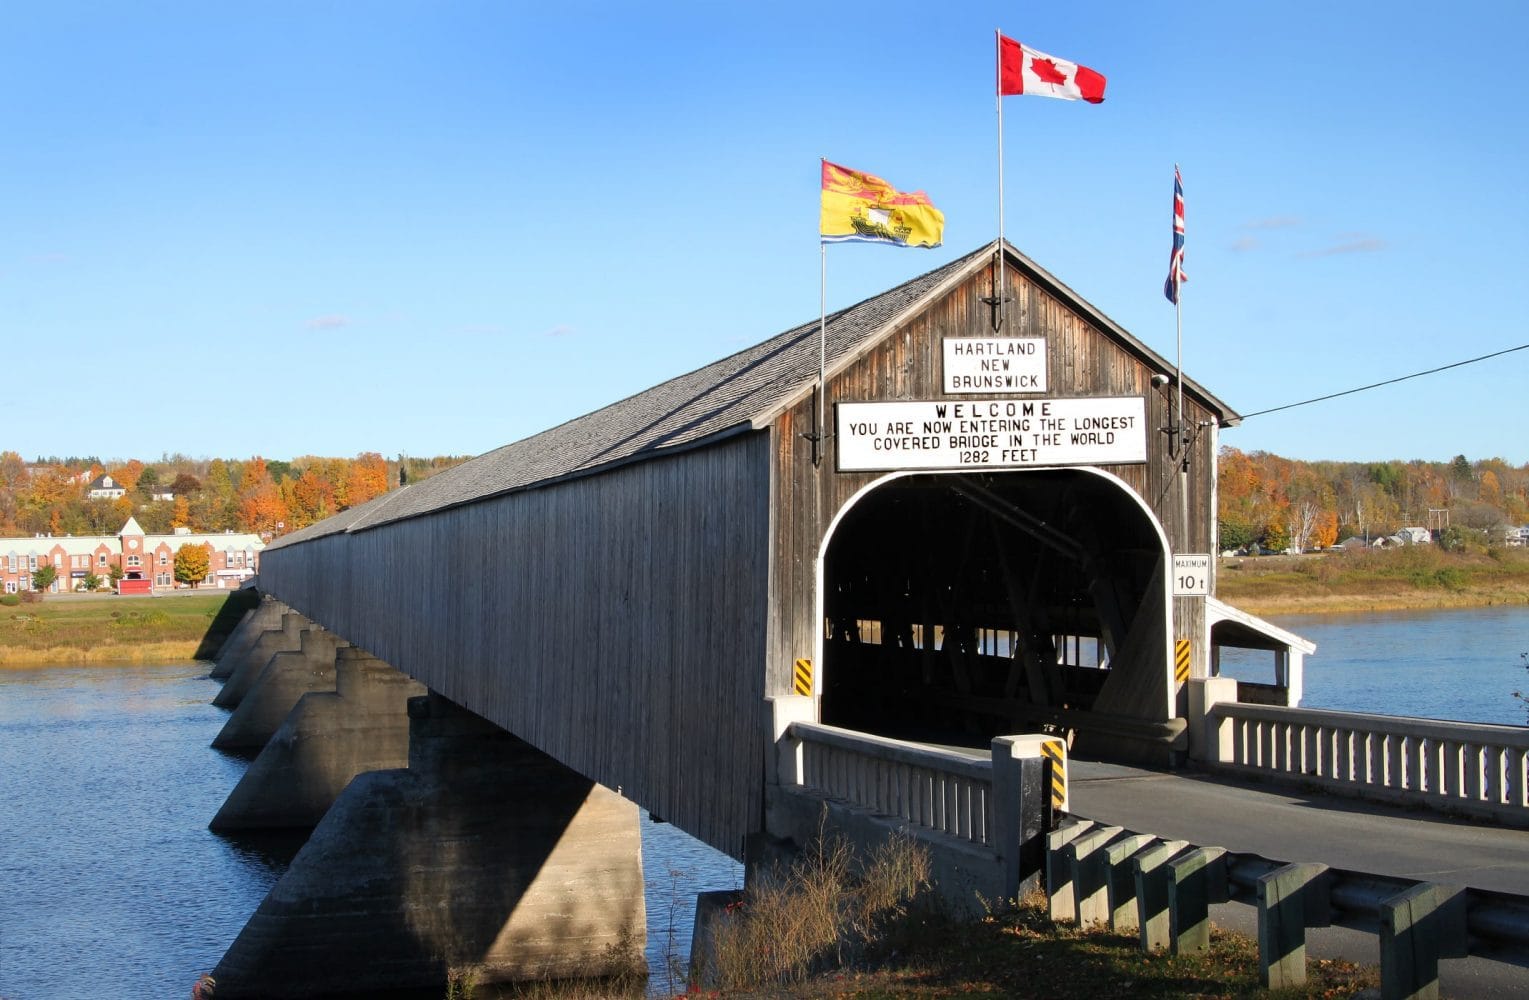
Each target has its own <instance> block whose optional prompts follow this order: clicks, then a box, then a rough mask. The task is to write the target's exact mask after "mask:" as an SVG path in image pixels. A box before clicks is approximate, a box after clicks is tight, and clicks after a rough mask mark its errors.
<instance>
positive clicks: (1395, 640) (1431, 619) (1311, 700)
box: [1221, 606, 1529, 726]
mask: <svg viewBox="0 0 1529 1000" xmlns="http://www.w3.org/2000/svg"><path fill="white" fill-rule="evenodd" d="M1268 620H1269V621H1271V622H1273V623H1274V624H1276V625H1278V626H1280V627H1281V628H1284V629H1288V630H1289V631H1291V632H1294V633H1295V634H1296V635H1299V636H1302V637H1304V638H1306V639H1310V640H1311V641H1312V642H1315V643H1316V644H1317V651H1316V654H1315V655H1314V656H1309V657H1307V658H1306V685H1305V696H1304V697H1303V698H1302V699H1301V706H1302V707H1303V708H1333V709H1339V710H1342V711H1345V712H1375V713H1379V714H1381V715H1410V716H1419V717H1422V718H1429V719H1448V720H1451V721H1453V722H1496V723H1502V724H1506V725H1514V726H1521V725H1523V724H1524V722H1525V719H1526V711H1525V709H1526V705H1525V703H1524V702H1522V701H1520V700H1518V699H1517V698H1515V697H1514V696H1513V692H1515V691H1523V692H1526V693H1529V670H1526V669H1525V660H1524V659H1523V658H1522V656H1521V654H1523V653H1529V608H1526V607H1523V606H1499V607H1492V608H1462V609H1455V610H1449V611H1384V612H1365V613H1363V614H1346V615H1289V616H1284V617H1279V616H1270V617H1269V619H1268ZM1221 664H1222V668H1221V669H1222V673H1223V674H1224V675H1226V676H1231V677H1237V678H1239V679H1241V680H1253V681H1263V682H1266V683H1267V682H1271V681H1273V679H1274V676H1273V660H1272V657H1271V656H1270V654H1267V653H1254V654H1242V653H1239V654H1238V655H1236V656H1232V655H1231V654H1230V653H1223V654H1222V661H1221Z"/></svg>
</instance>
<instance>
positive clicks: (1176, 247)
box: [1163, 164, 1189, 305]
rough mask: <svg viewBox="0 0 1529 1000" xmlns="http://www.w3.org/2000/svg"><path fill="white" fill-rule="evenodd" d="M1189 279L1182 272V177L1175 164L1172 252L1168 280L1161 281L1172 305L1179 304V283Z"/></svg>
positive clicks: (1169, 260) (1169, 259)
mask: <svg viewBox="0 0 1529 1000" xmlns="http://www.w3.org/2000/svg"><path fill="white" fill-rule="evenodd" d="M1188 280H1189V275H1187V274H1185V273H1184V179H1183V178H1182V177H1180V176H1179V168H1178V165H1177V164H1174V167H1173V253H1172V255H1171V256H1169V258H1168V280H1167V281H1165V282H1163V294H1164V295H1166V296H1167V297H1168V301H1169V302H1172V303H1173V304H1174V305H1178V304H1179V285H1181V284H1183V283H1184V282H1186V281H1188Z"/></svg>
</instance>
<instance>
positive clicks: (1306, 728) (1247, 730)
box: [1202, 701, 1529, 825]
mask: <svg viewBox="0 0 1529 1000" xmlns="http://www.w3.org/2000/svg"><path fill="white" fill-rule="evenodd" d="M1205 734H1206V737H1207V738H1206V746H1205V748H1204V750H1203V751H1202V753H1203V754H1204V755H1205V757H1206V763H1209V764H1214V765H1215V766H1217V767H1219V768H1223V769H1230V770H1235V771H1240V772H1244V773H1255V774H1259V775H1264V776H1267V777H1271V778H1276V779H1282V780H1287V781H1288V780H1295V781H1299V782H1301V783H1305V784H1312V785H1316V786H1319V787H1324V788H1329V789H1332V790H1335V791H1340V792H1351V793H1355V794H1360V795H1363V796H1364V797H1367V798H1376V799H1385V800H1390V801H1396V802H1403V803H1408V804H1416V805H1425V806H1430V807H1434V808H1442V809H1446V810H1452V811H1455V812H1459V813H1465V814H1471V815H1476V816H1487V817H1491V818H1494V819H1500V820H1505V821H1508V822H1512V823H1514V824H1515V825H1529V728H1524V727H1520V726H1496V725H1487V724H1485V723H1470V722H1443V721H1438V720H1433V719H1412V718H1405V717H1401V716H1391V715H1368V714H1361V713H1357V712H1332V711H1322V710H1317V709H1302V708H1283V707H1277V706H1271V705H1247V704H1242V703H1238V702H1231V701H1217V702H1215V703H1213V704H1211V705H1209V706H1207V714H1206V720H1205Z"/></svg>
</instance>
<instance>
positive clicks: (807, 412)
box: [769, 266, 1216, 694]
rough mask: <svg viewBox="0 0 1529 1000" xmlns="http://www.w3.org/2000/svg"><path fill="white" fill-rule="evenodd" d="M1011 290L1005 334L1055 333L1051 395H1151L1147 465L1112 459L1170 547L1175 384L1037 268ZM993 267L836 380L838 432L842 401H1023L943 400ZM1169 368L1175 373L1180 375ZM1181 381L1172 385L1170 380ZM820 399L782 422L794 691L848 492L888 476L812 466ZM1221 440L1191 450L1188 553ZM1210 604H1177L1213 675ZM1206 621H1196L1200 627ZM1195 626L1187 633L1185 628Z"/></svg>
mask: <svg viewBox="0 0 1529 1000" xmlns="http://www.w3.org/2000/svg"><path fill="white" fill-rule="evenodd" d="M1005 279H1006V281H1005V285H1006V287H1007V294H1008V295H1009V296H1010V297H1011V301H1010V302H1009V303H1008V313H1007V317H1006V322H1005V329H1004V331H1003V335H1004V336H1014V337H1044V338H1045V339H1046V365H1047V390H1046V392H1045V393H1043V394H1040V395H1041V396H1045V397H1064V396H1142V397H1144V398H1145V399H1146V401H1147V406H1146V411H1147V418H1146V419H1147V424H1148V427H1147V454H1148V461H1147V462H1146V463H1145V464H1143V465H1115V466H1103V467H1101V468H1103V469H1104V471H1107V472H1110V473H1112V474H1113V475H1115V476H1117V477H1118V478H1120V479H1121V480H1122V481H1123V482H1125V483H1126V485H1127V486H1128V487H1129V488H1130V489H1132V490H1134V491H1135V492H1136V493H1137V495H1139V496H1140V497H1142V498H1143V499H1144V500H1145V502H1146V504H1147V506H1148V507H1149V508H1150V509H1152V510H1153V511H1154V512H1155V514H1156V515H1157V517H1158V520H1159V521H1160V522H1161V523H1162V526H1163V530H1164V532H1165V533H1166V534H1167V536H1168V538H1169V541H1170V544H1172V543H1173V542H1174V540H1175V539H1176V538H1177V537H1178V536H1177V530H1178V528H1177V526H1178V522H1179V518H1180V511H1179V501H1178V493H1177V473H1176V469H1177V465H1176V463H1175V462H1174V461H1173V460H1172V459H1170V458H1169V457H1168V455H1167V445H1168V436H1167V435H1166V434H1163V433H1160V432H1159V429H1160V428H1163V427H1166V426H1168V425H1169V422H1170V420H1171V417H1172V411H1171V409H1170V407H1171V405H1172V404H1171V401H1170V399H1171V396H1172V393H1171V392H1169V391H1164V390H1158V389H1157V388H1155V387H1153V386H1152V384H1151V377H1152V375H1153V373H1154V370H1153V369H1151V368H1148V367H1147V366H1146V365H1145V364H1144V363H1143V362H1142V361H1141V360H1140V359H1138V358H1137V357H1136V356H1135V355H1134V354H1132V353H1131V352H1130V351H1129V350H1127V348H1125V347H1124V346H1122V345H1121V344H1120V343H1118V342H1117V341H1115V340H1113V339H1111V338H1110V337H1109V336H1108V335H1106V334H1105V333H1104V332H1102V331H1101V330H1100V329H1099V328H1098V327H1097V326H1096V325H1094V324H1093V323H1092V322H1091V321H1090V320H1089V319H1088V318H1087V317H1085V316H1083V315H1080V314H1079V313H1077V312H1075V311H1074V310H1073V309H1072V308H1071V307H1070V306H1069V305H1068V304H1067V303H1066V302H1064V301H1063V300H1062V299H1060V298H1059V297H1057V295H1056V294H1054V293H1053V292H1052V291H1051V290H1050V289H1049V288H1047V287H1045V286H1044V285H1043V284H1042V283H1041V282H1040V281H1039V280H1037V279H1035V278H1033V277H1032V276H1030V275H1029V274H1026V273H1022V272H1021V271H1020V270H1018V269H1017V268H1016V267H1013V266H1010V267H1007V268H1006V270H1005ZM991 287H992V279H991V272H990V271H984V272H981V273H979V274H977V275H976V276H975V277H974V279H973V280H970V281H968V282H966V283H964V284H962V285H961V286H958V287H957V288H955V289H953V290H952V291H951V292H949V293H948V294H947V295H945V296H943V297H942V298H941V299H940V300H938V301H937V302H935V303H934V304H933V305H932V306H931V307H930V308H929V309H928V310H926V311H925V312H923V313H921V314H919V315H917V316H915V317H913V318H912V319H911V320H910V321H909V322H907V323H906V324H905V325H904V326H903V327H902V328H901V329H900V330H899V331H897V332H896V333H895V334H893V335H892V336H889V337H887V338H885V339H884V340H883V341H882V342H881V344H880V345H878V346H877V347H876V348H874V349H873V350H872V351H870V352H869V353H868V354H867V355H865V356H864V357H862V358H861V359H860V360H859V361H857V362H856V363H855V364H853V365H852V366H850V367H849V368H847V369H845V370H843V371H841V372H839V373H838V374H837V375H835V376H833V377H831V378H830V380H829V392H828V404H829V405H828V415H827V421H828V424H829V429H830V430H831V429H832V427H833V404H834V403H835V402H856V401H880V400H896V399H940V398H951V399H982V398H998V399H1025V398H1031V399H1033V398H1037V396H1036V395H1034V394H1031V395H1027V396H991V397H986V396H982V395H961V396H952V397H945V392H944V381H943V369H944V354H943V347H942V344H941V341H942V339H943V338H945V337H982V336H994V333H993V329H992V324H991V319H990V317H991V310H990V309H989V307H988V306H987V304H986V303H984V302H982V301H981V300H982V299H983V298H984V297H985V296H988V295H990V294H991V291H990V289H991ZM1166 374H1168V376H1169V377H1170V378H1172V377H1173V372H1171V371H1169V372H1167V373H1166ZM1169 388H1170V389H1171V386H1170V387H1169ZM814 406H815V403H814V401H813V400H812V399H810V398H809V399H804V400H803V401H801V402H800V403H799V404H798V405H797V406H795V407H793V408H792V409H791V410H790V411H788V412H787V413H785V414H783V415H782V416H781V417H780V418H779V419H778V420H777V421H776V424H775V436H776V447H775V462H776V473H775V475H776V482H777V489H778V492H779V494H780V500H779V501H778V502H777V503H776V505H775V509H776V524H775V538H774V539H773V543H772V544H773V545H774V547H775V560H774V568H773V569H772V578H773V581H774V582H773V584H772V590H773V593H774V600H772V611H773V612H774V617H772V621H771V631H772V635H773V639H772V647H771V654H770V666H769V683H770V689H769V690H770V691H771V692H772V693H776V694H784V693H788V692H789V691H790V690H791V673H792V662H793V660H794V659H795V658H796V657H802V656H812V655H813V650H814V649H815V646H816V640H817V635H818V631H819V630H820V629H821V627H822V625H821V622H820V620H819V619H818V616H817V610H816V607H815V586H816V580H815V574H816V568H817V567H816V560H817V553H818V549H819V546H820V545H821V544H822V541H823V537H824V534H825V533H826V531H827V529H828V525H829V523H830V521H831V520H832V519H833V517H834V515H835V514H836V513H837V512H838V511H839V510H841V509H842V508H843V507H844V505H845V504H846V503H847V502H848V501H849V499H850V498H851V497H852V496H853V495H854V494H855V492H856V491H858V490H860V489H861V488H863V487H864V486H866V485H867V484H869V483H871V482H874V481H875V480H877V479H879V478H881V476H882V475H884V473H838V472H835V471H834V455H835V452H834V448H835V445H834V442H833V441H832V440H830V441H829V443H828V445H827V447H826V448H825V450H824V456H823V461H822V463H821V465H820V466H819V467H818V468H816V469H814V467H813V465H812V459H811V456H812V445H811V442H810V441H808V440H806V439H805V438H804V437H803V436H802V435H803V434H804V433H806V432H809V431H810V430H811V428H812V426H813V423H814V419H815V414H814V411H813V407H814ZM1184 406H1185V419H1186V422H1187V423H1188V424H1190V425H1191V426H1196V425H1198V424H1199V423H1200V422H1202V421H1211V420H1214V419H1215V418H1214V417H1213V416H1212V415H1211V413H1210V411H1209V410H1208V409H1206V408H1205V407H1202V406H1200V405H1198V404H1197V403H1196V402H1195V401H1194V399H1192V398H1191V396H1190V395H1189V394H1187V393H1186V395H1185V398H1184ZM1215 440H1216V437H1215V435H1214V434H1213V433H1211V432H1210V431H1209V429H1207V431H1206V432H1205V433H1202V434H1200V435H1199V437H1198V438H1197V439H1196V441H1195V443H1194V445H1193V446H1192V447H1191V448H1190V474H1189V477H1188V479H1189V484H1190V494H1189V538H1190V539H1191V541H1190V542H1189V543H1188V545H1187V547H1186V548H1183V549H1181V550H1182V551H1195V552H1209V551H1211V540H1212V535H1211V529H1212V527H1213V525H1214V512H1213V508H1212V506H1211V504H1212V500H1213V494H1212V488H1213V487H1214V475H1213V474H1212V472H1213V470H1214V468H1215V466H1214V464H1213V462H1214V458H1215V451H1214V448H1215ZM1204 603H1205V602H1204V601H1203V600H1198V599H1177V600H1175V602H1174V604H1175V609H1174V613H1175V615H1177V616H1179V617H1178V618H1177V619H1176V626H1175V631H1176V632H1178V634H1181V635H1187V636H1192V637H1196V662H1197V663H1199V664H1200V668H1199V669H1198V670H1197V674H1200V675H1203V673H1204V667H1203V664H1204V662H1205V660H1206V652H1205V650H1204V649H1203V648H1202V647H1203V643H1204V640H1203V639H1200V638H1198V637H1201V636H1203V635H1204V633H1205V629H1204ZM1196 622H1198V624H1196ZM1181 629H1187V630H1188V631H1180V630H1181Z"/></svg>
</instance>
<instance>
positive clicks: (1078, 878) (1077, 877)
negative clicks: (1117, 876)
mask: <svg viewBox="0 0 1529 1000" xmlns="http://www.w3.org/2000/svg"><path fill="white" fill-rule="evenodd" d="M1120 834H1121V829H1120V827H1118V826H1105V827H1097V828H1095V829H1093V830H1090V831H1089V832H1087V833H1085V834H1084V835H1083V836H1081V837H1078V838H1076V839H1074V840H1073V842H1072V843H1070V844H1068V845H1067V847H1066V848H1065V850H1066V852H1067V855H1068V857H1069V858H1070V859H1071V861H1072V892H1073V902H1074V905H1075V907H1076V910H1077V913H1076V916H1075V919H1076V920H1077V922H1078V926H1079V927H1088V926H1091V925H1094V924H1107V923H1109V919H1110V900H1109V869H1108V868H1107V867H1105V862H1104V849H1105V848H1106V847H1108V846H1109V845H1110V844H1111V843H1112V842H1114V840H1115V838H1117V837H1119V836H1120Z"/></svg>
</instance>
